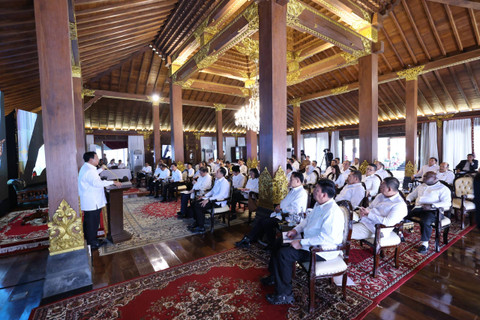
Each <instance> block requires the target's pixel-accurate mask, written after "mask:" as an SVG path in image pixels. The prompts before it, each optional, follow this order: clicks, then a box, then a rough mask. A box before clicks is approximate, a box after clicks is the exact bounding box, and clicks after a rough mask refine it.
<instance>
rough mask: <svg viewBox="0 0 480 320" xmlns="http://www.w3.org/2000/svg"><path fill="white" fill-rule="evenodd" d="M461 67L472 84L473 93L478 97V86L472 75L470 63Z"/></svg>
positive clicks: (479, 93)
mask: <svg viewBox="0 0 480 320" xmlns="http://www.w3.org/2000/svg"><path fill="white" fill-rule="evenodd" d="M463 67H464V68H465V69H466V70H467V75H468V78H469V79H470V81H471V82H472V86H473V88H474V89H475V93H476V94H477V96H479V97H480V88H479V86H478V83H477V80H476V79H475V77H474V75H473V71H472V67H471V66H470V63H465V64H464V65H463Z"/></svg>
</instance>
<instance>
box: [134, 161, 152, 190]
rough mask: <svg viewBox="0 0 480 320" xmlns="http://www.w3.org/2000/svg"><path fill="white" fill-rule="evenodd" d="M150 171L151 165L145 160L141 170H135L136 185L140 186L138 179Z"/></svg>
mask: <svg viewBox="0 0 480 320" xmlns="http://www.w3.org/2000/svg"><path fill="white" fill-rule="evenodd" d="M151 173H152V167H151V166H150V165H149V164H148V162H145V166H144V167H143V168H142V171H140V172H137V180H138V182H137V186H140V180H141V179H142V178H144V177H146V176H147V175H149V174H151Z"/></svg>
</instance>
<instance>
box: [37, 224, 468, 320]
mask: <svg viewBox="0 0 480 320" xmlns="http://www.w3.org/2000/svg"><path fill="white" fill-rule="evenodd" d="M471 229H472V227H469V228H467V229H465V230H463V231H460V230H459V229H458V228H457V229H456V230H453V232H452V235H451V237H450V238H451V241H450V242H449V244H448V246H444V247H443V248H442V250H441V252H442V251H444V250H446V249H447V247H449V246H450V245H452V244H453V243H454V242H455V241H457V240H458V239H460V238H461V237H462V236H463V235H464V234H466V233H467V232H468V231H470V230H471ZM407 238H408V239H407V243H406V244H405V246H404V251H403V252H402V254H401V257H400V267H399V268H398V269H395V268H393V267H390V263H391V258H388V253H387V258H385V260H384V261H382V263H381V267H380V272H379V276H378V278H376V279H374V278H372V277H370V272H371V269H372V268H371V266H372V265H373V262H372V257H371V253H369V252H368V250H366V249H362V248H360V247H358V246H357V245H356V244H354V249H353V250H352V254H351V256H352V259H351V261H352V263H351V265H350V267H349V270H350V272H349V277H350V278H351V279H352V280H353V281H354V282H355V283H356V286H354V287H349V288H348V292H347V299H346V301H344V300H343V298H342V295H341V290H340V289H337V290H332V288H331V285H330V281H329V280H319V281H317V283H316V286H315V291H316V301H315V305H316V309H315V311H314V312H313V313H312V314H308V313H307V305H308V287H307V283H308V282H307V274H306V273H305V272H303V271H302V270H300V268H297V273H296V277H295V279H294V280H293V293H294V295H295V304H294V305H292V306H285V305H284V306H272V305H269V304H268V303H267V302H266V300H265V295H266V294H268V293H272V292H273V287H264V286H263V285H261V284H260V283H259V279H260V278H262V277H263V276H265V275H267V274H268V272H267V264H268V259H269V256H268V254H267V253H266V252H265V251H263V250H261V249H259V248H257V247H255V246H253V247H252V248H251V249H249V250H240V249H232V250H228V251H225V252H222V253H219V254H216V255H212V256H209V257H206V258H202V259H199V260H196V261H193V262H189V263H185V264H183V265H180V266H176V267H172V268H170V269H166V270H163V271H160V272H157V273H153V274H150V275H147V276H143V277H140V278H136V279H133V280H130V281H126V282H123V283H119V284H116V285H112V286H108V287H105V288H102V289H98V290H94V291H91V292H88V293H86V294H82V295H79V296H76V297H72V298H69V299H66V300H62V301H59V302H56V303H53V304H50V305H46V306H42V307H39V308H36V309H35V310H34V311H33V312H32V314H31V316H30V319H145V320H154V319H182V320H183V319H242V320H249V319H262V318H263V319H340V320H345V319H361V318H363V317H364V316H365V315H366V314H367V313H368V312H370V310H371V309H373V308H374V307H375V306H376V305H377V304H378V303H379V302H380V301H381V300H382V299H383V298H385V297H386V296H387V295H388V294H389V293H391V292H392V291H393V290H395V289H396V288H398V287H399V286H400V285H401V284H402V283H404V282H405V281H407V280H408V279H409V278H411V277H412V276H413V275H414V274H415V273H416V272H418V271H419V270H420V269H421V268H422V267H423V266H425V265H426V264H427V263H428V262H429V261H431V260H432V259H434V258H435V257H437V256H438V255H439V254H440V253H433V252H431V251H430V252H429V254H427V255H425V256H421V255H419V254H418V253H416V252H412V251H413V250H414V247H415V246H416V245H417V244H418V241H417V240H418V238H419V237H418V235H417V234H416V233H413V234H407ZM410 241H415V242H412V243H410ZM354 243H355V241H354Z"/></svg>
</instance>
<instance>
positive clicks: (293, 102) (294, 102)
mask: <svg viewBox="0 0 480 320" xmlns="http://www.w3.org/2000/svg"><path fill="white" fill-rule="evenodd" d="M301 102H302V99H301V98H295V99H291V100H290V101H288V103H289V104H291V105H292V106H293V107H296V108H299V107H300V103H301Z"/></svg>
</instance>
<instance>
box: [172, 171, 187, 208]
mask: <svg viewBox="0 0 480 320" xmlns="http://www.w3.org/2000/svg"><path fill="white" fill-rule="evenodd" d="M187 179H188V171H186V170H184V171H183V172H182V181H180V182H179V183H178V184H177V185H176V186H175V188H174V189H173V190H174V191H173V194H174V195H175V201H177V198H178V194H179V193H180V192H182V191H187V184H186V181H187Z"/></svg>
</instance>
